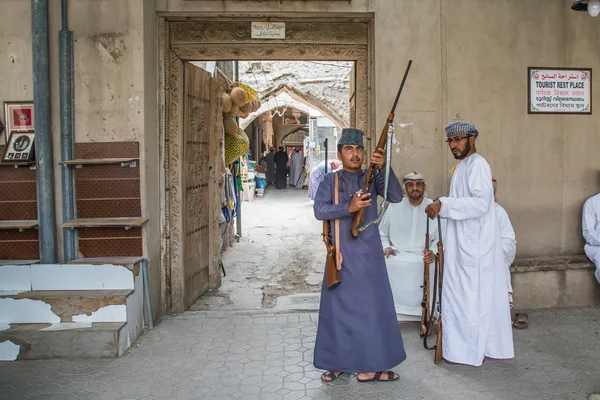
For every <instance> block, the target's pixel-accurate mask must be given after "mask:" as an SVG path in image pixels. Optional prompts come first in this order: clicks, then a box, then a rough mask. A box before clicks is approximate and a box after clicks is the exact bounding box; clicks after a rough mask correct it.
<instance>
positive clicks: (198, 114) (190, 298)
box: [182, 63, 218, 309]
mask: <svg viewBox="0 0 600 400" xmlns="http://www.w3.org/2000/svg"><path fill="white" fill-rule="evenodd" d="M211 79H213V78H212V77H211V74H210V73H208V72H207V71H205V70H203V69H202V68H199V67H196V66H194V65H192V64H190V63H185V67H184V107H183V146H184V148H183V155H184V157H183V166H182V167H183V168H182V169H183V182H182V183H183V188H184V192H183V198H182V200H183V202H182V204H183V210H182V211H183V212H182V214H183V232H184V243H183V278H184V288H183V289H184V299H185V308H186V309H187V308H188V307H190V306H191V305H192V304H193V303H194V301H196V299H197V298H198V297H200V296H201V295H202V294H204V293H205V292H206V291H207V290H208V288H209V264H210V252H209V243H210V235H209V225H210V204H209V202H210V198H211V196H210V193H209V180H210V168H209V167H210V165H209V159H210V140H211V131H212V125H214V121H212V120H213V119H215V118H211V116H212V113H211V101H215V102H218V99H214V100H213V99H211V97H212V96H211Z"/></svg>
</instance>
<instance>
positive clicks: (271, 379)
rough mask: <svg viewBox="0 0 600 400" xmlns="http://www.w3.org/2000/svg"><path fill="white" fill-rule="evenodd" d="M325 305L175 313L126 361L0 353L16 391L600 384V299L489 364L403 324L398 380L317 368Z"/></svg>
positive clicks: (459, 393)
mask: <svg viewBox="0 0 600 400" xmlns="http://www.w3.org/2000/svg"><path fill="white" fill-rule="evenodd" d="M316 318H317V315H316V314H313V313H295V314H290V313H287V314H273V313H265V312H262V311H261V312H254V313H249V312H246V313H242V312H233V313H227V312H219V313H214V312H195V313H194V312H188V313H185V314H184V315H181V316H177V317H167V318H165V319H163V321H162V322H161V323H160V325H158V327H156V329H154V330H153V331H151V332H147V333H146V334H144V335H143V336H142V337H141V339H140V340H139V341H138V342H137V343H136V344H134V345H133V347H132V348H131V349H130V350H129V351H127V352H126V353H125V354H124V355H123V356H122V357H121V358H119V359H116V360H81V361H77V360H51V361H28V362H19V361H16V362H5V363H0V398H1V399H3V400H12V399H38V400H41V399H44V400H50V399H54V400H70V399H103V400H117V399H118V400H127V399H145V400H152V399H156V400H158V399H160V400H163V399H181V400H188V399H189V400H192V399H194V400H215V399H219V400H226V399H253V400H254V399H262V400H270V399H303V400H309V399H361V400H367V399H373V400H375V399H380V400H401V399H405V400H408V399H434V400H438V399H439V400H451V399H460V400H471V399H473V400H480V399H489V400H492V399H531V400H533V399H535V400H541V399H544V400H559V399H560V400H562V399H571V400H584V399H587V397H588V395H589V394H590V393H591V392H593V391H600V336H599V335H598V332H599V320H600V309H590V308H588V309H570V310H560V311H537V312H532V313H530V328H529V329H527V330H523V331H515V332H514V333H515V346H516V352H517V356H516V357H515V359H513V360H506V361H486V362H485V363H484V365H483V366H482V367H480V368H473V367H466V366H456V365H449V364H445V363H442V364H440V365H434V364H433V353H432V352H430V351H426V350H424V349H423V347H422V344H421V342H420V340H419V336H418V331H417V326H416V325H415V324H412V325H407V326H404V327H403V333H404V340H405V346H406V349H407V355H408V359H407V360H406V361H405V362H404V363H403V364H401V365H400V366H399V367H397V368H395V370H396V371H397V372H398V373H399V374H400V380H399V381H397V382H389V383H378V384H377V383H367V384H365V383H358V382H357V381H356V378H355V377H344V378H340V379H339V380H337V381H336V382H334V383H333V384H324V383H322V382H321V381H320V379H319V376H320V372H319V371H316V370H315V369H314V367H313V366H312V356H313V346H314V341H315V330H316V323H315V321H316Z"/></svg>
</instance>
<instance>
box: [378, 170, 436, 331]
mask: <svg viewBox="0 0 600 400" xmlns="http://www.w3.org/2000/svg"><path fill="white" fill-rule="evenodd" d="M402 183H403V185H404V191H405V194H406V196H405V197H404V198H403V199H402V201H401V202H400V203H391V204H390V205H389V206H388V208H387V211H386V212H385V215H384V216H383V219H382V220H381V223H380V224H379V233H380V235H381V242H382V244H383V254H384V255H385V257H386V260H385V263H386V266H387V271H388V277H389V279H390V285H391V287H392V294H393V295H394V306H395V308H396V316H397V318H398V321H399V322H400V321H420V320H421V313H422V311H423V308H422V307H421V302H422V300H423V288H422V285H423V275H424V270H423V268H424V262H427V263H428V264H429V276H430V278H431V282H430V284H431V286H432V287H433V274H434V268H433V267H434V264H433V262H434V261H435V254H437V242H438V232H437V231H438V226H437V223H436V221H429V249H430V250H429V251H428V252H427V253H424V250H425V233H426V231H427V221H428V218H427V216H426V215H424V212H425V207H427V206H428V205H429V204H431V202H432V200H431V199H428V198H426V197H425V189H426V184H425V177H424V176H423V175H422V174H420V173H418V172H411V173H410V174H408V175H406V176H405V177H404V180H403V181H402Z"/></svg>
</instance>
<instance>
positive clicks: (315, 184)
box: [308, 160, 342, 200]
mask: <svg viewBox="0 0 600 400" xmlns="http://www.w3.org/2000/svg"><path fill="white" fill-rule="evenodd" d="M327 164H329V166H328V167H327V172H333V171H335V170H337V169H338V168H340V167H341V166H342V164H341V163H340V162H339V161H338V160H327ZM324 177H325V160H323V161H321V162H320V163H318V164H317V166H316V167H314V168H313V169H311V170H310V178H309V184H308V197H309V198H310V199H311V200H314V199H315V196H316V195H317V189H318V188H319V184H320V183H321V181H323V178H324Z"/></svg>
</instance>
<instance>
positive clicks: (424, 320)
mask: <svg viewBox="0 0 600 400" xmlns="http://www.w3.org/2000/svg"><path fill="white" fill-rule="evenodd" d="M425 218H427V233H425V252H427V251H429V217H428V216H425ZM423 268H424V269H423V285H422V286H421V288H423V300H422V301H421V307H422V308H423V311H422V312H421V333H420V336H421V338H422V337H423V336H425V334H426V333H427V325H428V324H429V314H430V313H431V310H430V303H429V295H430V291H431V288H430V286H429V264H427V263H426V262H425V261H423Z"/></svg>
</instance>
